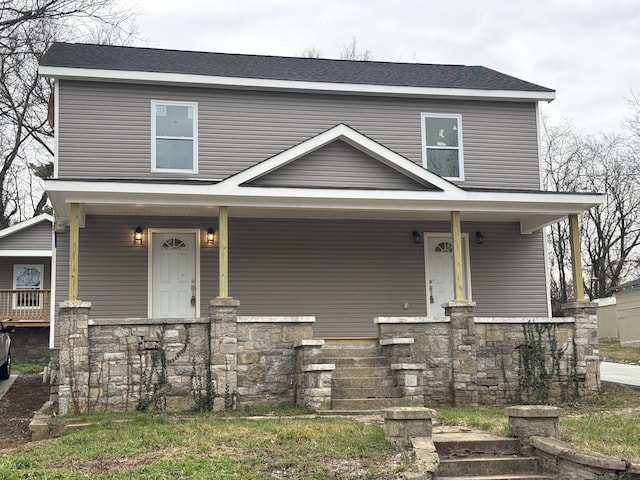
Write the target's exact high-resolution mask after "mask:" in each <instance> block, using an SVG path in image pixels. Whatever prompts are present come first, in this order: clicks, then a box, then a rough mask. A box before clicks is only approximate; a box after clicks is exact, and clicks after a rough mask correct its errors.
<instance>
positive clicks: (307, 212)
mask: <svg viewBox="0 0 640 480" xmlns="http://www.w3.org/2000/svg"><path fill="white" fill-rule="evenodd" d="M218 186H219V184H217V185H166V184H150V183H140V184H135V186H133V185H131V184H122V183H118V182H111V183H106V182H97V183H96V182H87V181H73V180H49V181H47V182H46V188H47V191H48V192H49V197H50V199H51V202H52V204H53V207H54V210H55V211H56V217H57V221H58V223H62V224H66V223H67V222H68V219H69V205H70V204H71V203H78V204H80V205H81V207H82V214H84V215H140V216H145V215H153V216H202V217H217V215H218V206H227V207H228V208H229V215H230V216H231V217H234V216H237V217H265V218H317V219H323V218H325V219H328V218H341V219H379V220H423V221H426V220H434V221H435V220H443V221H447V220H448V219H449V212H451V211H452V210H455V211H459V212H461V219H462V221H498V222H519V223H520V226H521V230H522V232H523V233H531V232H533V231H535V230H538V229H540V228H542V227H544V226H546V225H548V224H551V223H554V222H557V221H559V220H561V219H563V218H564V217H566V216H567V215H568V214H572V213H577V214H579V213H581V212H583V211H584V210H586V209H588V208H591V207H592V206H594V205H598V204H600V203H601V202H602V196H601V195H596V194H560V193H543V192H520V193H513V192H508V193H507V192H505V193H501V192H495V191H494V192H469V191H463V190H460V189H457V190H456V191H449V192H442V191H386V190H382V191H378V190H351V189H346V190H342V189H325V188H311V189H305V188H265V187H238V188H240V189H241V191H240V192H237V191H234V190H235V188H234V189H231V190H232V191H231V192H229V191H227V190H226V189H219V188H217V187H218ZM132 190H135V191H132Z"/></svg>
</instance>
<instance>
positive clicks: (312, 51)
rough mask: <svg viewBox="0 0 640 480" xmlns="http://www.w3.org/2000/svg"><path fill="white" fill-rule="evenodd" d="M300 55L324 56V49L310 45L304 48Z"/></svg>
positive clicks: (308, 56)
mask: <svg viewBox="0 0 640 480" xmlns="http://www.w3.org/2000/svg"><path fill="white" fill-rule="evenodd" d="M298 56H299V57H304V58H322V50H320V49H319V48H317V47H316V46H315V45H309V46H308V47H305V48H303V49H302V51H301V52H300V53H298Z"/></svg>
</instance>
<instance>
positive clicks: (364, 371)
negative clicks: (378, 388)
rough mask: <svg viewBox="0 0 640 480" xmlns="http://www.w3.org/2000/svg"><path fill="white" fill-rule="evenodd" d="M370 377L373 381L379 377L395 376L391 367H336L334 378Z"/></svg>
mask: <svg viewBox="0 0 640 480" xmlns="http://www.w3.org/2000/svg"><path fill="white" fill-rule="evenodd" d="M353 377H361V378H364V377H366V378H369V379H370V381H371V382H376V381H377V379H379V378H393V374H392V372H391V369H390V368H389V367H336V369H335V370H334V371H333V374H332V378H339V379H343V378H353Z"/></svg>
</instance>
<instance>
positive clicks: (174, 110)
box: [156, 105, 193, 137]
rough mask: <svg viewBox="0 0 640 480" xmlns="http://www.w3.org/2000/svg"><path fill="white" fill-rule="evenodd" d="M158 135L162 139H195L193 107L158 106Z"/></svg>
mask: <svg viewBox="0 0 640 480" xmlns="http://www.w3.org/2000/svg"><path fill="white" fill-rule="evenodd" d="M156 135H158V136H161V137H193V107H192V106H187V105H156Z"/></svg>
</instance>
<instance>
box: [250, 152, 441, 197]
mask: <svg viewBox="0 0 640 480" xmlns="http://www.w3.org/2000/svg"><path fill="white" fill-rule="evenodd" d="M251 185H260V186H267V187H325V188H332V187H333V188H376V189H387V190H429V189H433V188H435V187H433V186H430V188H429V187H425V186H424V185H422V184H420V183H418V182H416V181H414V180H412V179H410V178H408V177H407V176H406V175H404V174H402V173H400V172H398V171H397V170H394V169H393V168H390V167H388V166H387V165H385V164H383V163H382V162H380V161H379V160H377V159H375V158H372V157H370V156H369V155H367V154H365V153H364V152H361V151H360V150H358V149H356V148H354V147H352V146H351V145H348V144H347V143H345V142H343V141H340V140H338V141H335V142H332V143H330V144H329V145H326V146H325V147H323V148H320V149H318V150H316V151H314V152H311V153H309V154H308V155H306V156H304V157H302V158H299V159H297V160H294V161H293V162H291V163H289V164H288V165H285V166H283V167H281V168H279V169H277V170H275V171H274V172H271V173H268V174H267V175H265V176H264V177H262V178H259V179H257V180H255V181H253V182H251Z"/></svg>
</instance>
